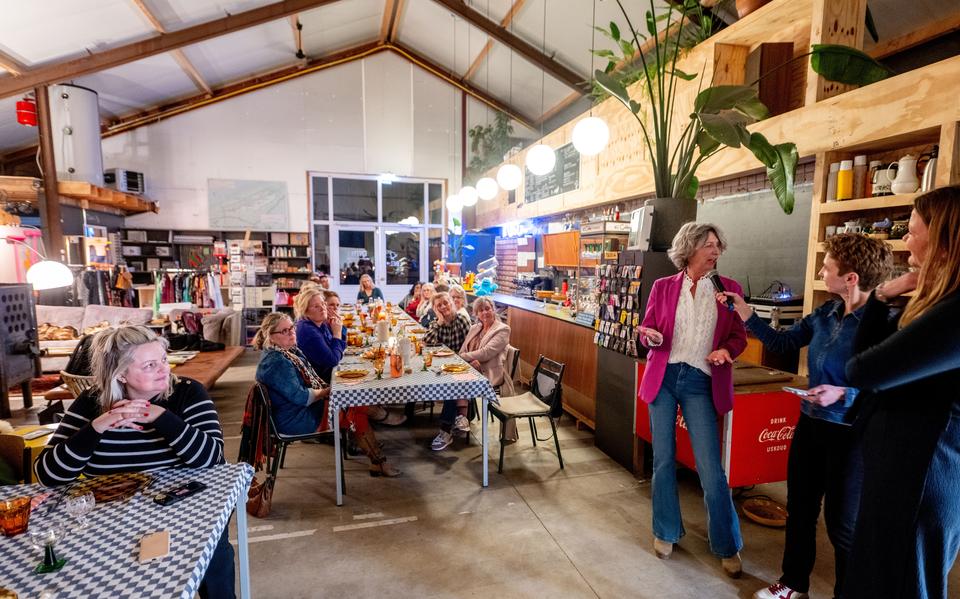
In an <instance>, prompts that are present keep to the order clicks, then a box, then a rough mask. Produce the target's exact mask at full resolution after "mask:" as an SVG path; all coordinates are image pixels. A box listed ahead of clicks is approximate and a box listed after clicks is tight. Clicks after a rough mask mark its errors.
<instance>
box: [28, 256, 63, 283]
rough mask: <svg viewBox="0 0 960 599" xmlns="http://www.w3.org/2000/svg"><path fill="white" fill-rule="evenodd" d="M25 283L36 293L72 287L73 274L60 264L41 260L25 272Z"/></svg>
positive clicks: (54, 261)
mask: <svg viewBox="0 0 960 599" xmlns="http://www.w3.org/2000/svg"><path fill="white" fill-rule="evenodd" d="M27 283H30V284H31V285H33V288H34V289H35V290H37V291H43V290H46V289H57V288H59V287H69V286H70V285H73V273H72V272H70V269H69V268H67V266H66V265H65V264H63V263H62V262H57V261H56V260H42V261H40V262H37V263H36V264H34V265H33V266H31V267H30V268H29V269H28V270H27Z"/></svg>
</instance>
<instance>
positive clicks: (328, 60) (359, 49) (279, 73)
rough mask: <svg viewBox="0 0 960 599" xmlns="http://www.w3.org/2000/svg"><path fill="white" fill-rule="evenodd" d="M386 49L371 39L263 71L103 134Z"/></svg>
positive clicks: (105, 129) (144, 114)
mask: <svg viewBox="0 0 960 599" xmlns="http://www.w3.org/2000/svg"><path fill="white" fill-rule="evenodd" d="M386 49H387V47H386V46H383V45H381V44H378V43H377V42H368V43H366V44H362V45H360V46H355V47H353V48H348V49H346V50H342V51H340V52H335V53H333V54H328V55H326V56H322V57H320V58H317V59H314V60H311V61H308V62H306V63H298V64H295V65H290V66H287V67H284V68H282V69H278V70H275V71H271V72H269V73H265V74H261V75H258V76H256V77H251V78H249V79H245V80H243V81H239V82H236V83H233V84H230V85H227V86H224V87H221V88H217V89H214V90H213V95H212V96H207V95H199V96H193V97H190V98H185V99H183V100H180V101H178V102H174V103H172V104H168V105H164V106H159V107H157V108H154V109H153V110H149V111H140V112H137V113H135V114H131V115H127V116H126V117H124V118H123V119H121V120H119V121H116V122H113V123H110V124H108V125H107V126H106V127H103V128H102V129H101V134H102V137H110V136H112V135H117V134H118V133H123V132H124V131H129V130H130V129H135V128H137V127H140V126H142V125H147V124H150V123H155V122H158V121H161V120H164V119H167V118H170V117H172V116H175V115H178V114H182V113H184V112H188V111H190V110H195V109H197V108H202V107H204V106H208V105H210V104H214V103H216V102H221V101H223V100H226V99H228V98H233V97H235V96H239V95H242V94H245V93H248V92H252V91H256V90H258V89H262V88H264V87H268V86H271V85H276V84H277V83H283V82H284V81H289V80H291V79H295V78H297V77H302V76H304V75H308V74H310V73H314V72H316V71H320V70H323V69H326V68H330V67H333V66H337V65H341V64H345V63H348V62H352V61H354V60H359V59H361V58H365V57H367V56H370V55H371V54H375V53H377V52H381V51H383V50H386Z"/></svg>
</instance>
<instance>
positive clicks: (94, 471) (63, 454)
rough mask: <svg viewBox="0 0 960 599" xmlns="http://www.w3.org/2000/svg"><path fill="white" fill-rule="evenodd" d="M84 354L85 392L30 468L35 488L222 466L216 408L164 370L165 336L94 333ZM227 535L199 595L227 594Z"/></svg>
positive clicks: (143, 331) (132, 330)
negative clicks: (87, 367)
mask: <svg viewBox="0 0 960 599" xmlns="http://www.w3.org/2000/svg"><path fill="white" fill-rule="evenodd" d="M92 350H93V351H92V367H93V376H94V385H93V387H92V388H90V389H87V390H86V391H84V392H83V393H81V394H80V396H79V397H78V398H77V400H76V401H74V402H73V404H71V406H70V409H69V410H67V413H66V415H65V416H64V418H63V421H62V422H61V423H60V426H59V427H57V431H56V433H54V434H53V436H52V437H51V438H50V444H49V445H47V447H46V448H45V449H44V450H43V452H42V453H41V454H40V457H39V458H38V459H37V461H36V464H35V465H34V468H35V470H36V473H37V479H38V480H39V481H40V482H41V483H42V484H44V485H46V486H58V485H64V484H67V483H70V482H72V481H74V480H76V479H77V477H79V476H80V475H81V474H83V475H85V476H99V475H105V474H113V473H116V472H138V471H142V470H156V469H158V468H207V467H210V466H215V465H217V464H223V463H224V459H223V431H222V429H221V428H220V420H219V419H218V418H217V411H216V408H214V405H213V402H212V401H210V397H209V396H208V395H207V391H206V389H204V388H203V385H201V384H200V383H198V382H196V381H193V380H190V379H186V378H184V379H179V378H177V377H175V376H174V375H173V374H172V373H171V372H170V365H169V364H168V363H167V352H166V350H167V342H166V340H165V339H163V338H161V337H157V336H156V334H154V333H153V331H151V330H150V329H148V328H146V327H144V326H134V325H127V326H120V327H117V328H114V329H107V330H105V331H102V332H100V333H98V334H97V336H96V338H95V339H94V340H93V346H92ZM228 533H229V529H226V528H225V529H224V531H223V534H222V535H221V537H220V542H219V543H218V545H217V547H216V549H215V550H214V553H213V556H212V557H211V559H210V564H209V565H208V566H207V572H206V575H205V576H204V578H203V581H202V582H201V583H200V589H199V591H200V596H201V597H234V596H235V595H234V570H233V548H232V547H231V546H230V542H229V535H228Z"/></svg>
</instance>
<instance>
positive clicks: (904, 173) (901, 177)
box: [887, 154, 920, 194]
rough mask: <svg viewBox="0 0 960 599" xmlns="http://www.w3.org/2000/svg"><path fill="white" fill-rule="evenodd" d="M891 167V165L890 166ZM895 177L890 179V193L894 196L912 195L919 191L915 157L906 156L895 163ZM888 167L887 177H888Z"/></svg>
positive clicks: (911, 155)
mask: <svg viewBox="0 0 960 599" xmlns="http://www.w3.org/2000/svg"><path fill="white" fill-rule="evenodd" d="M891 166H892V164H891ZM897 166H898V168H897V172H896V176H895V177H890V181H891V183H890V191H892V192H893V193H895V194H899V193H913V192H915V191H916V190H918V189H920V179H918V178H917V157H916V156H914V155H913V154H907V155H906V156H904V157H903V158H901V159H900V160H899V161H898V162H897ZM889 170H890V169H889V167H888V168H887V176H890V173H889Z"/></svg>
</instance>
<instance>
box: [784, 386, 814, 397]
mask: <svg viewBox="0 0 960 599" xmlns="http://www.w3.org/2000/svg"><path fill="white" fill-rule="evenodd" d="M783 390H784V391H787V392H788V393H793V394H794V395H799V396H800V397H810V392H809V391H807V390H806V389H797V388H796V387H784V388H783Z"/></svg>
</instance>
